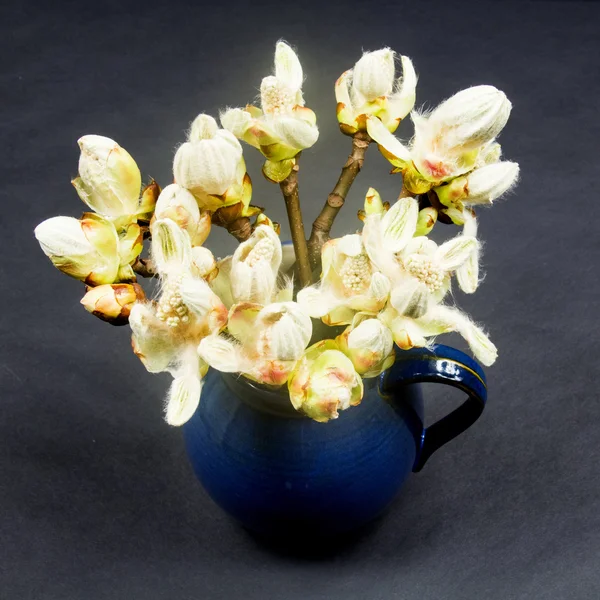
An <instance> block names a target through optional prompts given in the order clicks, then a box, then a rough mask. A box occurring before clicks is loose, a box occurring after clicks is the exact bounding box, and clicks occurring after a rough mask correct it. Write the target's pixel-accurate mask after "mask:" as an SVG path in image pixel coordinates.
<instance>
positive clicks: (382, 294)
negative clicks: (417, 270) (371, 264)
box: [369, 271, 392, 300]
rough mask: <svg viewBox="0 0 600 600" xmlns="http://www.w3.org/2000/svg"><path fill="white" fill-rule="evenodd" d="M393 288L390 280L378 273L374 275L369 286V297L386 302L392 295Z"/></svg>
mask: <svg viewBox="0 0 600 600" xmlns="http://www.w3.org/2000/svg"><path fill="white" fill-rule="evenodd" d="M391 288H392V284H391V283H390V280H389V279H388V278H387V277H386V276H385V275H384V274H383V273H379V272H377V271H375V273H373V275H372V276H371V283H370V284H369V296H371V297H372V298H375V299H377V300H385V299H387V297H388V296H389V295H390V291H391Z"/></svg>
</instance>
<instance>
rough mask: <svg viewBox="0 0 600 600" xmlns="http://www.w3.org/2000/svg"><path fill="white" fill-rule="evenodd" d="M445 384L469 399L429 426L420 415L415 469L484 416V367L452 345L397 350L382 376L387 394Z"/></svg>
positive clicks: (416, 436)
mask: <svg viewBox="0 0 600 600" xmlns="http://www.w3.org/2000/svg"><path fill="white" fill-rule="evenodd" d="M424 382H433V383H443V384H445V385H450V386H452V387H456V388H458V389H460V390H462V391H463V392H465V393H466V394H467V399H466V400H465V401H464V402H463V403H462V404H461V405H460V406H459V407H457V408H456V409H454V410H453V411H452V412H451V413H449V414H448V415H446V416H445V417H442V418H441V419H439V420H438V421H436V422H435V423H433V424H432V425H430V426H429V427H425V426H424V425H423V423H422V421H421V419H420V418H419V424H420V427H419V428H417V430H416V435H415V442H416V444H417V455H416V459H415V463H414V466H413V471H414V472H418V471H420V470H421V469H422V468H423V466H424V465H425V463H426V462H427V459H428V458H429V457H430V456H431V455H432V454H433V453H434V452H435V451H436V450H437V449H438V448H440V447H441V446H443V445H444V444H446V443H447V442H449V441H450V440H452V439H454V438H455V437H456V436H458V435H460V434H461V433H462V432H463V431H465V430H466V429H468V428H469V427H470V426H471V425H473V423H475V421H477V419H478V418H479V416H480V415H481V413H482V412H483V409H484V407H485V403H486V400H487V384H486V378H485V373H484V372H483V369H482V367H481V366H480V365H479V364H478V363H477V362H476V361H475V360H473V359H472V358H471V357H469V356H467V355H466V354H464V352H461V351H460V350H457V349H456V348H451V347H450V346H443V345H434V346H432V347H431V348H413V349H411V350H397V352H396V362H395V363H394V365H393V366H392V367H390V369H388V371H386V372H385V373H384V374H382V375H381V383H380V387H381V390H382V392H383V393H384V394H386V393H388V394H390V393H391V394H393V393H394V389H397V388H398V387H399V386H403V385H408V384H412V383H424Z"/></svg>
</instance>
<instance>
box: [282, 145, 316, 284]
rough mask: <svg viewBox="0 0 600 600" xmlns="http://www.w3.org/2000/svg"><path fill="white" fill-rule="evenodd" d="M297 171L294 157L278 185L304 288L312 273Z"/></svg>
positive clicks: (309, 282)
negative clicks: (285, 175) (292, 163)
mask: <svg viewBox="0 0 600 600" xmlns="http://www.w3.org/2000/svg"><path fill="white" fill-rule="evenodd" d="M298 169H299V166H298V157H296V164H295V165H294V166H293V167H292V172H291V173H290V174H289V175H288V176H287V177H286V178H285V179H284V180H283V181H282V182H281V183H280V184H279V187H280V188H281V192H282V193H283V198H284V200H285V208H286V210H287V214H288V219H289V222H290V231H291V232H292V242H293V243H294V252H295V253H296V264H297V271H298V278H299V280H300V286H301V287H305V286H307V285H310V284H311V283H312V273H311V268H310V261H309V260H308V247H307V245H306V235H305V233H304V222H303V221H302V212H301V211H300V196H299V194H298Z"/></svg>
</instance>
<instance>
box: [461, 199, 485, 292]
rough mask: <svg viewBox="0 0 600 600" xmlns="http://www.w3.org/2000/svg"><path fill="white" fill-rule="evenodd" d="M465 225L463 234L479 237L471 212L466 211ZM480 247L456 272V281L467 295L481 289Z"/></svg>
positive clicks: (475, 220) (475, 221)
mask: <svg viewBox="0 0 600 600" xmlns="http://www.w3.org/2000/svg"><path fill="white" fill-rule="evenodd" d="M464 216H465V225H464V227H463V234H464V235H467V236H473V237H475V236H476V235H477V219H476V218H475V217H474V216H473V215H472V214H471V212H470V211H468V210H466V211H464ZM479 254H480V250H479V245H478V246H477V247H476V248H475V250H473V251H472V252H471V254H470V255H469V258H468V259H467V260H466V261H465V262H464V263H463V264H462V265H461V266H460V267H458V269H457V270H456V279H457V280H458V285H459V286H460V289H461V290H462V291H463V292H465V293H466V294H473V293H474V292H475V291H476V290H477V288H478V287H479Z"/></svg>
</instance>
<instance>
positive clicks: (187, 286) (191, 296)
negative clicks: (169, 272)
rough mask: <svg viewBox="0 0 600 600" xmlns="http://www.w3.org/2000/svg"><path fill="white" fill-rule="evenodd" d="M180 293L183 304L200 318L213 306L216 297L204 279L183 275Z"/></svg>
mask: <svg viewBox="0 0 600 600" xmlns="http://www.w3.org/2000/svg"><path fill="white" fill-rule="evenodd" d="M180 293H181V299H182V300H183V302H184V304H185V305H186V306H187V307H188V308H189V309H190V310H192V312H193V313H194V314H196V315H197V316H198V317H200V318H201V319H202V318H204V317H206V315H208V313H209V312H210V311H211V310H213V309H214V307H215V300H216V299H217V298H216V296H215V294H214V292H213V291H212V290H211V288H210V286H209V285H208V283H206V281H204V279H200V278H199V277H192V276H191V275H184V277H183V280H182V281H181V286H180Z"/></svg>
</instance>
